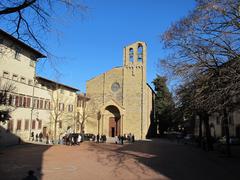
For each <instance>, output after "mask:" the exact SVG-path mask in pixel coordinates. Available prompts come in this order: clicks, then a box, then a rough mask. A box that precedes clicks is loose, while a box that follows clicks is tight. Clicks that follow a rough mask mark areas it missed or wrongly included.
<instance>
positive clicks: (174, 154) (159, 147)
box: [108, 139, 240, 180]
mask: <svg viewBox="0 0 240 180" xmlns="http://www.w3.org/2000/svg"><path fill="white" fill-rule="evenodd" d="M109 150H110V151H114V152H116V153H117V154H112V155H111V154H110V155H109V157H108V159H109V160H111V158H112V156H117V159H118V162H117V164H118V167H121V166H123V165H125V164H124V161H125V160H126V158H127V157H128V156H129V155H131V156H133V157H134V158H135V159H136V160H137V162H138V163H139V164H144V165H146V166H148V167H150V168H151V169H153V170H155V171H156V172H158V173H159V174H161V175H164V176H165V177H168V178H169V179H173V180H193V179H194V180H203V179H204V180H215V179H218V180H226V179H228V180H239V179H240V175H239V173H238V169H239V167H240V160H239V159H238V158H221V157H219V156H216V154H214V153H211V152H210V153H207V152H204V151H202V150H201V149H197V148H195V147H191V146H186V145H183V144H177V143H172V142H169V141H168V140H159V139H154V140H153V141H151V142H147V141H138V142H136V143H134V144H126V145H124V146H121V145H119V148H116V149H112V150H111V149H109ZM114 159H116V157H115V158H114Z"/></svg>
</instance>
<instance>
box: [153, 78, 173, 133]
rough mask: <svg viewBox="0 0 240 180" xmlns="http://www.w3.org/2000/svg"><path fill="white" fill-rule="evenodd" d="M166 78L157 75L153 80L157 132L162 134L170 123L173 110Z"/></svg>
mask: <svg viewBox="0 0 240 180" xmlns="http://www.w3.org/2000/svg"><path fill="white" fill-rule="evenodd" d="M166 82H167V78H166V77H165V76H159V75H157V77H156V78H155V79H154V80H153V84H154V87H155V88H154V89H155V92H156V99H155V110H156V118H157V121H158V127H159V133H160V135H163V133H164V131H166V130H167V129H168V128H169V127H170V126H171V124H172V112H173V110H174V102H173V98H172V94H171V93H170V92H169V89H168V87H167V84H166Z"/></svg>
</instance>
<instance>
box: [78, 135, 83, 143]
mask: <svg viewBox="0 0 240 180" xmlns="http://www.w3.org/2000/svg"><path fill="white" fill-rule="evenodd" d="M81 141H82V136H81V134H79V135H78V140H77V143H78V145H80V143H81Z"/></svg>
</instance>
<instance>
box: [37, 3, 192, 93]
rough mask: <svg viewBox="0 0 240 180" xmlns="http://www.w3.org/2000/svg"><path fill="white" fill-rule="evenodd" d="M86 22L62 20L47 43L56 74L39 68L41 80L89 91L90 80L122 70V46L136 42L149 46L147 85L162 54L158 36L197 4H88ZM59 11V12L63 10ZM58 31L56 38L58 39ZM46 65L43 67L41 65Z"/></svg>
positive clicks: (47, 39) (77, 19) (163, 54)
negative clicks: (119, 67) (111, 71)
mask: <svg viewBox="0 0 240 180" xmlns="http://www.w3.org/2000/svg"><path fill="white" fill-rule="evenodd" d="M84 2H85V4H86V5H87V6H88V7H89V10H88V12H87V13H86V14H85V15H84V18H82V19H81V18H79V17H72V18H71V19H68V20H66V19H65V20H64V18H62V19H58V20H56V22H55V23H54V24H55V25H54V29H57V31H53V32H52V33H50V35H49V36H46V37H45V39H44V41H45V44H46V45H47V48H48V49H49V50H50V51H51V53H53V54H54V55H56V56H57V58H55V59H59V60H57V61H56V60H55V61H54V63H55V65H56V68H57V69H58V70H59V71H60V72H61V76H59V75H56V73H55V72H54V71H53V68H52V67H51V66H50V65H49V62H48V61H46V62H45V63H44V66H43V62H44V61H40V63H39V64H38V70H37V72H38V75H41V76H43V77H46V78H49V79H52V80H58V81H60V82H61V83H65V84H67V85H69V86H73V87H76V88H79V89H80V91H82V92H85V89H86V87H85V86H86V81H87V80H89V79H91V78H93V77H95V76H97V75H99V74H101V73H103V72H105V71H107V70H110V69H112V68H113V67H116V66H122V63H123V56H122V54H123V47H124V46H126V45H128V44H131V43H133V42H135V41H144V42H146V43H147V81H148V83H149V84H151V82H152V80H153V79H154V78H155V77H156V74H157V73H158V74H160V75H161V74H162V69H161V68H158V67H157V62H158V59H159V58H163V57H164V56H165V55H166V53H165V50H164V49H162V42H161V40H160V35H161V34H162V33H163V32H164V31H165V30H167V28H168V27H170V25H171V24H172V23H173V22H175V21H177V20H179V19H180V18H182V17H184V16H186V15H187V14H188V12H189V11H190V10H191V9H193V8H194V6H195V1H194V0H118V1H117V0H85V1H84ZM59 11H61V9H60V10H59ZM56 32H57V34H58V36H56ZM41 62H42V63H41Z"/></svg>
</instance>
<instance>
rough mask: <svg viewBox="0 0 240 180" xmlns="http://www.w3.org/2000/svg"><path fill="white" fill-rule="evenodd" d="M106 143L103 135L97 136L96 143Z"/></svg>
mask: <svg viewBox="0 0 240 180" xmlns="http://www.w3.org/2000/svg"><path fill="white" fill-rule="evenodd" d="M106 141H107V136H106V135H105V134H103V135H99V134H98V135H97V141H96V142H97V143H105V142H106Z"/></svg>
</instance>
